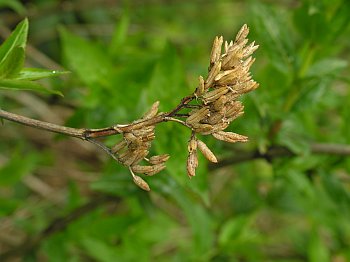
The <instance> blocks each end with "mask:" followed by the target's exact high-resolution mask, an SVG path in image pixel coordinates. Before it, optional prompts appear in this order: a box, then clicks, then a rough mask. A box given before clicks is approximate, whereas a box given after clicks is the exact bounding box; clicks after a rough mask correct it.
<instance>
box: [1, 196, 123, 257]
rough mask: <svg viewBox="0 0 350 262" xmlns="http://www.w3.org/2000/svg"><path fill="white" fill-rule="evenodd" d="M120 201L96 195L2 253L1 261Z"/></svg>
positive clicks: (20, 253)
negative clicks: (107, 205)
mask: <svg viewBox="0 0 350 262" xmlns="http://www.w3.org/2000/svg"><path fill="white" fill-rule="evenodd" d="M118 201H120V199H119V198H118V197H115V196H106V195H101V196H99V197H94V198H93V199H92V200H91V201H90V202H88V203H86V204H85V205H82V206H80V207H78V208H76V209H74V210H73V211H72V212H70V213H69V214H67V215H65V216H62V217H58V218H55V219H53V220H52V221H51V222H50V223H49V224H48V226H47V227H46V228H44V229H43V230H42V231H41V232H39V233H38V235H36V236H35V237H33V238H29V239H26V240H25V241H23V242H22V244H20V245H18V246H17V247H15V248H13V249H11V250H9V251H7V252H5V253H2V254H0V261H8V259H10V258H14V257H23V256H24V255H26V254H28V253H30V252H32V251H33V250H35V249H36V248H37V247H38V246H40V244H41V243H42V241H43V240H45V239H47V238H49V237H50V236H52V235H53V234H55V233H57V232H61V231H63V230H65V229H66V228H67V227H68V226H69V225H70V224H71V223H73V222H75V221H76V220H78V219H79V218H81V217H83V216H84V215H86V214H88V213H90V212H92V211H94V210H95V209H96V208H98V207H100V206H102V205H104V204H107V203H109V202H114V203H117V202H118Z"/></svg>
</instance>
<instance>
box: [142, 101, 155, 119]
mask: <svg viewBox="0 0 350 262" xmlns="http://www.w3.org/2000/svg"><path fill="white" fill-rule="evenodd" d="M158 108H159V101H156V102H155V103H154V104H153V105H152V106H151V108H150V109H149V110H148V111H147V112H146V113H145V114H144V115H143V117H142V119H150V118H152V117H155V116H156V115H157V113H158Z"/></svg>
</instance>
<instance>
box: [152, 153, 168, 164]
mask: <svg viewBox="0 0 350 262" xmlns="http://www.w3.org/2000/svg"><path fill="white" fill-rule="evenodd" d="M169 158H170V156H169V155H168V154H164V155H159V156H152V157H151V158H150V159H149V160H148V162H149V163H150V164H152V165H158V164H161V163H164V162H166V161H167V160H168V159H169Z"/></svg>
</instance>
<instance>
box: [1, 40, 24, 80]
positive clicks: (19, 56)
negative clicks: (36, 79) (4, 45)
mask: <svg viewBox="0 0 350 262" xmlns="http://www.w3.org/2000/svg"><path fill="white" fill-rule="evenodd" d="M24 57H25V55H24V48H23V47H20V46H16V47H14V48H13V49H12V50H11V51H10V52H9V53H8V55H7V57H6V59H4V60H3V61H2V62H1V63H0V79H1V78H12V77H13V76H14V75H16V74H18V73H19V72H20V71H21V69H22V67H23V63H24Z"/></svg>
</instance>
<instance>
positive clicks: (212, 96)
mask: <svg viewBox="0 0 350 262" xmlns="http://www.w3.org/2000/svg"><path fill="white" fill-rule="evenodd" d="M228 90H229V89H228V88H227V87H226V86H222V87H219V88H217V89H214V90H213V91H210V92H207V93H205V94H204V95H203V96H202V98H203V101H204V103H205V104H208V103H211V102H213V101H215V100H216V99H218V98H219V97H221V96H223V95H224V94H226V93H227V92H228Z"/></svg>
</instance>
